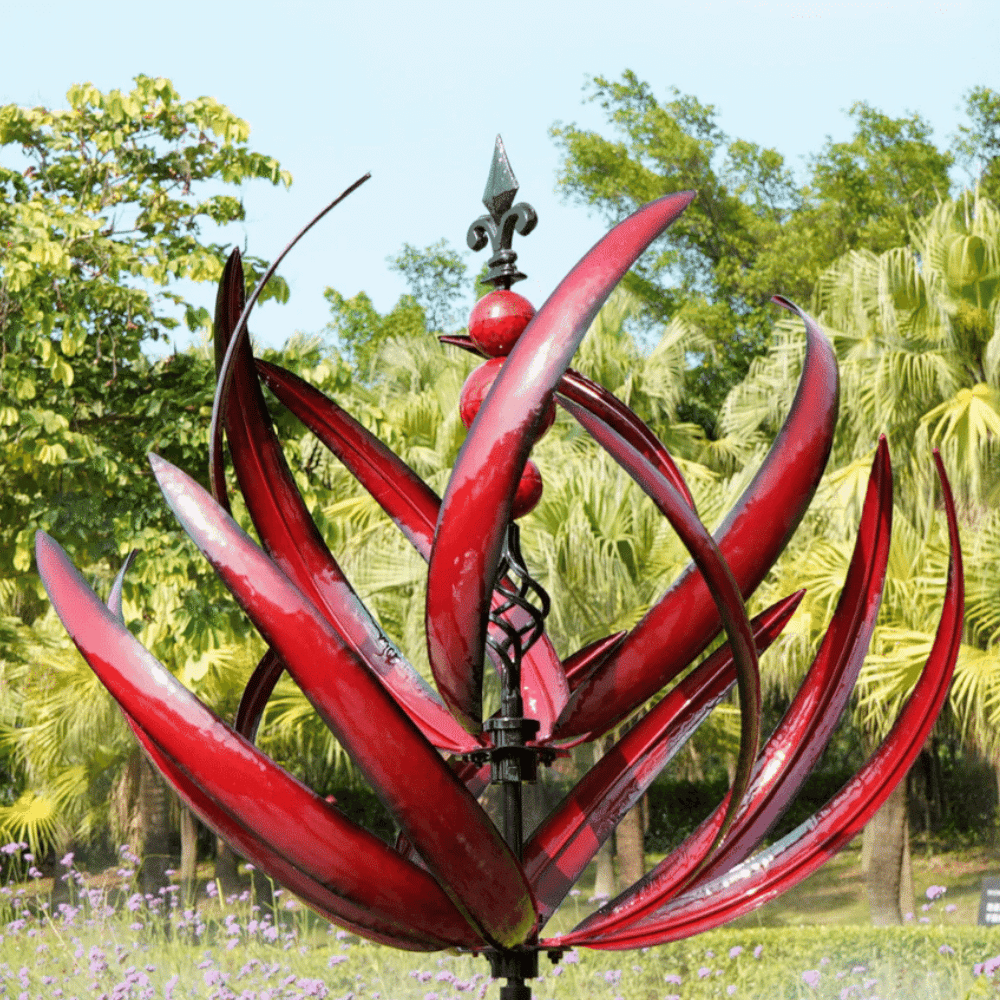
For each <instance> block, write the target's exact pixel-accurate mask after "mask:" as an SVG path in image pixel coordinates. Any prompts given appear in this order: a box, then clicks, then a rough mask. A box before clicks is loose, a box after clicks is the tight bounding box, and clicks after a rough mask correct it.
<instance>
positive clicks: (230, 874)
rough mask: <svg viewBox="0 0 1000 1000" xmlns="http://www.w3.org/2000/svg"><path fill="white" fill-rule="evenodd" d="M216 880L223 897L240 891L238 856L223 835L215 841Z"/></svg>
mask: <svg viewBox="0 0 1000 1000" xmlns="http://www.w3.org/2000/svg"><path fill="white" fill-rule="evenodd" d="M215 880H216V881H217V882H218V883H219V890H220V891H221V892H222V895H223V898H225V897H227V896H233V895H235V894H237V893H238V892H239V891H240V880H239V871H238V869H237V857H236V855H235V854H234V853H233V849H232V848H231V847H230V846H229V845H228V844H227V843H226V842H225V841H224V840H223V839H222V838H221V837H217V838H216V841H215Z"/></svg>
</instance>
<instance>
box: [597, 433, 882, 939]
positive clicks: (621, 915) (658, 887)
mask: <svg viewBox="0 0 1000 1000" xmlns="http://www.w3.org/2000/svg"><path fill="white" fill-rule="evenodd" d="M891 531H892V473H891V469H890V466H889V452H888V448H887V447H886V445H885V441H884V439H883V440H881V441H880V442H879V447H878V450H877V452H876V456H875V462H874V464H873V467H872V474H871V478H870V480H869V484H868V493H867V496H866V497H865V504H864V509H863V511H862V516H861V523H860V525H859V527H858V538H857V541H856V543H855V546H854V553H853V556H852V559H851V564H850V567H849V569H848V572H847V577H846V579H845V581H844V589H843V592H842V594H841V597H840V601H839V602H838V604H837V609H836V611H835V612H834V615H833V619H832V620H831V622H830V626H829V628H828V629H827V632H826V635H825V636H824V637H823V641H822V643H821V645H820V648H819V651H818V653H817V655H816V658H815V660H814V661H813V664H812V666H811V667H810V669H809V672H808V673H807V675H806V678H805V680H804V681H803V683H802V686H801V687H800V688H799V691H798V693H797V694H796V696H795V699H794V700H793V702H792V704H791V705H790V706H789V709H788V711H787V712H786V713H785V716H784V718H783V719H782V721H781V722H780V724H779V725H778V727H777V728H776V729H775V731H774V733H772V735H771V737H770V739H769V740H768V741H767V744H766V745H765V747H764V749H763V751H762V753H761V756H760V758H759V759H758V761H757V762H756V764H755V766H754V773H753V778H752V779H751V783H750V788H749V790H748V793H747V797H746V800H745V801H744V804H743V806H742V807H741V808H740V811H739V813H738V815H737V818H736V820H735V822H734V823H733V826H732V828H731V830H730V832H729V835H728V836H727V837H726V840H725V842H724V843H723V844H722V846H721V847H720V848H719V850H718V851H717V852H716V853H715V854H714V855H713V856H712V858H711V859H710V860H709V861H708V862H707V864H704V866H703V867H702V868H701V869H700V870H699V865H700V864H701V863H702V861H701V859H703V858H704V857H705V851H706V848H707V846H708V845H709V844H710V843H711V842H712V840H713V839H714V838H715V836H716V834H717V831H718V829H719V826H720V825H721V823H722V819H723V816H724V815H725V812H726V808H727V805H728V801H727V802H723V803H722V804H721V805H720V806H719V808H718V809H717V810H716V811H715V813H714V814H713V815H712V816H710V817H709V818H708V819H707V820H706V821H705V822H704V823H702V824H701V826H700V827H699V828H698V829H697V830H696V831H695V832H694V833H693V834H692V835H691V836H690V837H689V838H687V840H686V841H685V842H684V843H683V844H682V845H681V846H680V847H679V848H678V849H677V850H676V851H674V852H672V853H671V854H670V855H668V856H667V857H666V858H664V859H663V861H661V862H660V864H658V865H657V866H656V868H654V869H653V871H651V872H649V873H648V874H647V875H646V876H645V877H644V878H643V879H642V880H641V881H639V882H637V883H636V884H635V885H634V886H632V887H630V888H629V889H627V890H626V891H625V892H624V893H622V894H621V895H620V896H618V897H617V898H616V899H613V900H611V901H610V902H609V903H608V904H607V905H606V906H603V907H602V908H601V909H600V910H598V911H597V912H596V913H594V914H592V915H591V916H590V917H588V918H587V919H586V920H585V921H584V922H583V923H582V924H581V925H580V928H579V930H580V931H581V932H587V933H590V934H597V933H600V932H601V931H602V929H606V928H610V927H612V926H614V927H618V928H622V927H624V926H626V925H630V924H632V923H634V922H636V921H637V920H639V919H640V918H641V917H643V916H644V915H645V914H647V913H650V912H652V911H653V910H655V909H657V908H658V907H660V906H662V905H663V903H665V902H666V901H667V900H668V899H671V898H673V897H674V896H676V895H677V894H678V893H680V892H682V891H684V889H685V888H686V887H687V886H688V885H689V884H691V879H692V876H693V875H695V874H696V873H697V882H696V883H694V884H700V883H703V882H707V881H710V880H711V879H712V878H713V877H714V876H716V875H719V874H722V873H723V872H725V871H727V870H728V869H730V868H732V867H733V866H734V865H735V864H737V863H739V862H740V861H742V860H743V859H744V858H746V857H747V856H748V855H749V854H750V853H751V852H752V851H753V850H754V849H756V847H757V846H758V845H759V843H760V842H761V841H762V840H763V838H764V837H765V836H766V835H767V832H768V830H769V829H770V828H771V827H772V826H773V825H774V823H776V822H777V820H778V819H779V818H780V817H781V815H782V814H783V813H784V811H785V810H786V809H787V808H788V806H789V805H790V803H791V801H792V799H793V798H794V797H795V795H796V794H797V793H798V790H799V788H800V787H801V785H802V782H803V781H805V779H806V777H807V776H808V774H809V772H810V770H811V769H812V767H813V766H814V765H815V763H816V761H817V760H818V759H819V756H820V755H821V754H822V752H823V749H824V748H825V747H826V744H827V742H828V741H829V738H830V736H831V735H832V733H833V730H834V728H835V726H836V724H837V721H838V719H839V718H840V715H841V712H842V711H843V709H844V706H845V705H846V703H847V700H848V698H849V697H850V694H851V691H852V690H853V688H854V684H855V681H856V680H857V677H858V673H859V671H860V669H861V664H862V662H863V661H864V657H865V653H866V652H867V649H868V644H869V643H870V642H871V636H872V632H873V630H874V628H875V620H876V618H877V617H878V611H879V608H880V606H881V599H882V588H883V585H884V583H885V573H886V567H887V565H888V560H889V543H890V536H891Z"/></svg>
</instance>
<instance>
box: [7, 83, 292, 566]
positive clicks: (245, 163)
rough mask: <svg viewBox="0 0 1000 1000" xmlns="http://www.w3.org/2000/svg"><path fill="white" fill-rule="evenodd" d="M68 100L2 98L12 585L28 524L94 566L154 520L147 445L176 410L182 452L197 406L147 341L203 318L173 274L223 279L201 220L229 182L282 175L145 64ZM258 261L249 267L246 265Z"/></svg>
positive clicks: (219, 203) (216, 217)
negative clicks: (146, 350) (122, 87)
mask: <svg viewBox="0 0 1000 1000" xmlns="http://www.w3.org/2000/svg"><path fill="white" fill-rule="evenodd" d="M67 101H68V104H69V107H67V108H65V109H59V110H50V109H46V108H22V107H18V106H16V105H8V106H6V107H3V108H0V149H2V151H3V152H2V155H3V164H2V166H0V230H2V231H3V234H4V236H3V240H2V243H0V482H3V484H4V490H3V494H2V496H0V578H6V579H11V578H12V577H14V576H15V575H16V574H21V573H24V572H26V571H27V570H28V569H29V567H30V564H31V551H32V537H33V535H34V532H35V530H36V529H37V528H45V529H48V530H54V531H55V532H56V533H57V534H59V535H60V536H61V537H62V538H63V539H64V541H65V542H66V543H67V544H68V546H69V548H70V550H71V552H72V553H73V554H74V556H75V558H76V559H77V560H78V561H79V562H82V563H84V564H87V565H89V564H92V563H95V562H97V561H99V560H102V559H107V558H108V557H109V556H112V555H113V556H115V557H117V556H118V555H119V550H120V549H121V548H122V547H125V546H127V545H128V544H129V543H130V541H131V539H132V538H133V537H135V536H136V535H137V534H141V532H142V530H143V529H144V527H145V526H146V522H147V521H148V520H149V518H151V517H152V518H154V519H155V518H156V517H158V516H159V515H157V514H152V513H151V509H152V508H151V503H150V500H151V498H152V489H151V477H150V476H149V474H148V470H146V467H145V452H146V451H147V450H148V449H149V448H150V447H153V446H156V445H157V444H158V443H159V442H162V441H163V438H164V437H165V436H168V435H169V434H170V433H173V432H172V431H166V433H165V429H166V428H169V427H170V426H171V423H172V422H173V421H174V420H177V419H178V418H179V419H180V424H181V427H179V428H177V430H176V433H173V443H174V444H175V445H176V446H178V447H180V448H181V449H182V450H186V452H187V456H188V458H190V459H193V458H194V455H195V453H196V452H197V453H201V452H202V451H203V438H204V432H203V420H204V416H203V414H201V413H198V412H196V411H192V410H191V409H190V407H192V406H194V404H193V402H192V401H191V400H190V399H185V398H184V396H185V393H187V392H188V385H189V383H187V382H186V379H185V375H186V374H187V373H185V372H180V373H179V372H178V368H179V367H180V366H183V365H184V364H185V361H186V359H185V358H184V357H183V356H182V357H180V358H178V360H177V362H176V363H175V365H173V366H171V365H169V364H161V365H152V364H150V363H149V362H148V361H147V360H146V359H145V357H144V356H143V344H144V343H145V342H148V341H154V340H158V339H161V338H163V337H165V336H167V335H168V334H169V331H170V330H171V329H173V328H175V327H176V326H177V324H178V323H179V322H180V320H179V319H178V314H180V316H182V317H183V319H184V320H185V321H186V323H187V325H188V326H189V327H190V328H191V329H196V328H198V327H199V326H201V325H203V324H204V323H206V322H207V319H208V314H207V312H206V311H205V310H204V309H201V308H196V307H194V306H192V305H191V304H189V303H187V302H185V301H184V300H183V298H182V297H181V296H180V295H179V294H178V293H177V291H176V290H175V289H174V287H173V286H174V282H175V281H176V280H177V279H181V278H186V279H190V280H194V281H214V280H216V279H217V278H218V277H219V274H220V273H221V268H222V259H223V255H224V249H225V248H224V247H223V246H221V245H218V244H213V243H209V242H205V241H203V239H202V238H201V229H202V227H203V226H204V225H205V224H213V225H224V224H226V223H229V222H233V221H238V220H240V219H242V218H243V217H244V209H243V204H242V201H241V199H240V198H239V197H238V196H237V194H236V193H229V192H228V191H227V190H226V186H227V185H241V184H242V183H243V182H244V181H247V180H251V179H253V178H261V179H264V180H266V181H268V182H270V183H272V184H278V183H285V184H287V183H290V180H291V178H290V176H289V175H288V174H287V173H286V172H284V171H282V170H281V168H280V166H279V164H278V162H277V161H276V160H275V159H273V158H271V157H268V156H265V155H263V154H261V153H257V152H255V151H253V150H252V149H250V147H249V145H248V138H249V127H248V126H247V124H246V122H244V121H242V120H241V119H240V118H238V117H236V115H234V114H233V113H232V112H231V111H229V109H227V108H226V107H224V106H223V105H221V104H219V103H218V102H217V101H215V100H213V99H211V98H207V97H203V98H198V99H196V100H193V101H191V100H182V98H181V97H180V95H179V94H178V93H177V91H176V90H175V89H174V88H173V86H172V85H171V84H170V82H169V81H168V80H165V79H154V78H151V77H146V76H140V77H137V78H136V80H135V86H134V88H133V89H132V90H131V91H129V92H121V91H118V90H113V91H110V92H109V93H107V94H103V93H101V92H100V91H98V90H97V89H96V88H95V87H93V86H91V85H89V84H83V85H80V86H74V87H72V88H71V89H70V91H69V93H68V95H67ZM220 189H221V190H220ZM262 265H263V262H262V261H252V262H251V263H250V264H249V265H248V272H250V274H249V275H248V277H251V276H252V274H253V273H255V272H257V271H259V270H260V269H261V267H262ZM271 294H272V295H275V296H277V297H279V298H284V297H285V296H286V295H287V287H286V286H285V285H283V283H281V282H280V281H279V282H278V283H277V284H275V286H274V288H273V289H272V291H271ZM175 390H178V391H176V392H175ZM192 417H193V418H194V419H192ZM185 429H186V431H187V433H186V432H185ZM181 464H182V465H184V466H185V467H186V468H197V469H199V470H200V469H202V468H203V467H204V463H203V462H202V461H190V460H189V461H185V462H182V463H181Z"/></svg>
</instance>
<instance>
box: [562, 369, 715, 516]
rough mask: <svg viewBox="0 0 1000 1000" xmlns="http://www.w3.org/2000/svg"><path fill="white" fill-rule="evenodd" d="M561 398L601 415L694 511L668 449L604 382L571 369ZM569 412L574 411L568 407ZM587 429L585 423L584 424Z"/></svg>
mask: <svg viewBox="0 0 1000 1000" xmlns="http://www.w3.org/2000/svg"><path fill="white" fill-rule="evenodd" d="M560 397H565V398H566V399H570V400H572V401H573V402H574V403H576V404H578V405H579V406H583V407H585V408H586V409H587V410H588V412H590V413H592V414H594V415H595V416H597V417H600V418H601V420H603V421H604V423H605V424H607V425H608V426H609V427H612V428H614V430H615V431H617V433H618V434H620V435H621V436H622V437H623V438H624V439H625V440H626V441H628V443H629V444H630V445H632V447H633V448H635V449H637V450H638V451H640V452H641V453H642V454H643V455H645V456H646V458H648V459H649V460H650V462H652V463H653V465H655V466H656V467H657V468H658V469H659V470H660V471H661V472H662V473H663V475H665V476H666V477H667V479H669V480H670V483H671V485H672V486H673V487H674V489H675V490H677V492H678V493H680V494H681V496H683V497H684V499H685V500H686V501H687V504H688V506H689V507H690V508H691V509H692V510H696V508H695V503H694V497H693V496H691V490H689V489H688V484H687V483H686V482H685V481H684V477H683V476H682V475H681V470H680V469H678V468H677V466H676V465H675V464H674V460H673V458H671V457H670V452H668V451H667V449H666V448H665V447H664V445H663V442H662V441H661V440H660V439H659V438H658V437H657V436H656V435H655V434H654V433H653V432H652V431H651V430H650V429H649V428H648V427H647V426H646V425H645V424H644V423H643V422H642V420H641V419H640V418H639V417H638V416H637V415H636V414H635V413H633V412H632V410H630V409H629V408H628V407H627V406H626V405H625V404H624V403H623V402H622V401H621V400H620V399H618V397H617V396H615V395H613V394H612V393H610V392H608V390H607V389H605V388H604V386H603V385H599V384H598V383H597V382H593V381H591V380H590V379H589V378H587V377H586V376H585V375H581V374H580V373H579V372H578V371H574V370H573V369H572V368H570V369H569V370H568V371H567V372H566V374H565V375H563V377H562V379H561V380H560V382H559V388H558V390H557V395H556V402H558V403H562V399H561V398H560ZM570 412H571V413H572V412H573V411H572V410H570ZM584 429H585V430H586V429H587V428H586V426H584Z"/></svg>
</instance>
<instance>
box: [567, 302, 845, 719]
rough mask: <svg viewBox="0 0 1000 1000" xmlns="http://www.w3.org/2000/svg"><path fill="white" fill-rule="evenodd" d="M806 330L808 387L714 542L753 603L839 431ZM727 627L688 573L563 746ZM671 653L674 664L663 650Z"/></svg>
mask: <svg viewBox="0 0 1000 1000" xmlns="http://www.w3.org/2000/svg"><path fill="white" fill-rule="evenodd" d="M778 301H779V302H780V304H781V305H783V306H785V307H786V308H789V309H791V310H792V311H794V312H796V313H798V315H799V316H801V317H802V319H803V321H804V322H805V324H806V333H807V337H808V347H807V350H806V358H805V363H804V365H803V368H802V378H801V380H800V382H799V387H798V391H797V392H796V394H795V399H794V401H793V403H792V407H791V410H790V412H789V414H788V417H787V418H786V420H785V423H784V426H783V427H782V428H781V431H780V433H779V434H778V436H777V438H776V439H775V442H774V444H773V445H772V447H771V450H770V452H769V453H768V456H767V458H766V459H765V460H764V463H763V465H762V466H761V467H760V469H759V471H758V472H757V475H756V476H755V477H754V480H753V482H752V483H751V484H750V486H749V487H748V488H747V489H746V491H745V492H744V493H743V496H742V497H740V499H739V501H738V502H737V504H736V505H735V506H734V507H733V509H732V511H730V513H729V516H728V517H727V518H726V520H725V521H724V522H723V524H722V525H721V527H720V528H719V529H718V530H717V531H716V532H715V537H716V539H717V540H718V543H719V549H720V551H721V552H722V557H723V558H724V559H725V560H726V563H727V564H728V565H729V567H730V568H731V570H732V573H733V576H734V577H735V579H736V581H737V583H738V584H739V587H740V591H741V592H742V594H743V595H744V597H749V595H750V594H751V593H753V591H754V590H755V589H756V588H757V586H758V584H759V583H760V581H761V580H762V579H763V578H764V576H765V574H766V573H767V571H768V569H769V568H770V566H771V565H772V564H773V563H774V561H775V559H777V558H778V556H779V555H780V553H781V551H782V549H783V548H784V547H785V544H786V543H787V541H788V539H789V538H790V537H791V535H792V533H793V532H794V531H795V529H796V527H797V526H798V523H799V521H800V520H801V518H802V515H803V514H804V513H805V510H806V508H807V507H808V506H809V502H810V500H811V499H812V496H813V493H814V492H815V490H816V486H817V485H818V484H819V480H820V477H821V476H822V473H823V468H824V466H825V465H826V460H827V457H828V455H829V453H830V446H831V444H832V442H833V430H834V426H835V424H836V421H837V398H838V388H837V385H838V379H837V362H836V359H835V357H834V354H833V350H832V348H831V347H830V345H829V343H828V342H827V341H826V338H824V337H823V335H822V333H821V332H820V330H819V327H817V326H816V324H815V323H814V322H813V321H812V320H811V319H810V318H809V317H808V316H806V315H805V313H803V312H801V310H799V309H798V308H797V307H795V306H793V305H792V304H791V303H788V302H786V301H785V300H783V299H782V300H778ZM718 629H719V617H718V614H717V613H716V609H715V605H714V604H713V602H712V600H711V598H710V596H709V594H708V591H707V590H706V588H705V585H704V583H703V582H702V579H701V577H700V575H699V574H698V572H697V570H695V568H694V567H693V566H689V567H688V569H687V570H685V572H684V573H683V574H682V575H681V577H680V578H679V579H678V580H677V581H676V582H675V583H674V584H673V586H671V588H670V589H669V590H668V591H667V592H666V594H665V595H664V596H663V597H662V598H661V599H660V600H659V602H658V603H657V604H656V605H654V606H653V607H652V608H651V609H650V611H649V612H648V613H647V614H646V616H645V617H644V618H643V619H642V621H640V622H639V624H638V625H636V627H635V628H634V629H633V630H632V631H631V632H630V633H629V634H628V635H627V636H626V637H625V641H624V642H623V643H622V644H621V646H620V647H619V648H618V650H617V651H616V652H615V653H614V654H613V655H612V656H610V657H609V658H608V659H607V660H606V661H605V662H604V663H603V664H602V665H601V667H600V668H599V669H598V670H596V671H595V672H594V673H593V674H592V675H591V677H590V678H588V679H587V681H586V682H585V683H583V684H582V685H580V687H579V688H578V689H577V690H576V691H575V692H574V694H573V696H572V698H571V700H570V704H569V706H568V707H567V709H566V710H565V711H564V712H563V716H562V718H561V719H560V721H559V724H558V726H557V736H567V737H569V736H573V735H575V734H577V733H587V732H594V733H598V732H604V731H606V730H607V729H609V728H610V727H611V726H613V725H614V724H615V723H616V722H618V721H619V720H621V719H622V718H623V717H624V716H625V715H627V714H628V712H629V711H630V710H631V706H634V705H638V704H641V703H642V702H643V701H645V700H646V699H647V698H650V697H652V695H654V694H655V693H656V692H657V691H658V690H660V688H662V687H663V686H664V685H665V684H667V683H669V682H670V681H671V680H673V679H674V678H675V677H676V676H677V675H678V672H679V671H680V670H682V669H683V668H684V667H685V666H686V665H687V664H688V663H690V662H691V661H692V660H693V659H694V658H695V657H696V656H697V655H698V654H699V653H700V652H701V651H702V650H703V649H704V648H705V647H706V646H707V645H708V643H709V642H710V641H711V639H712V638H713V636H714V635H716V634H717V632H718ZM667 648H669V649H671V656H670V658H669V659H665V658H664V657H663V655H662V650H664V649H667Z"/></svg>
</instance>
